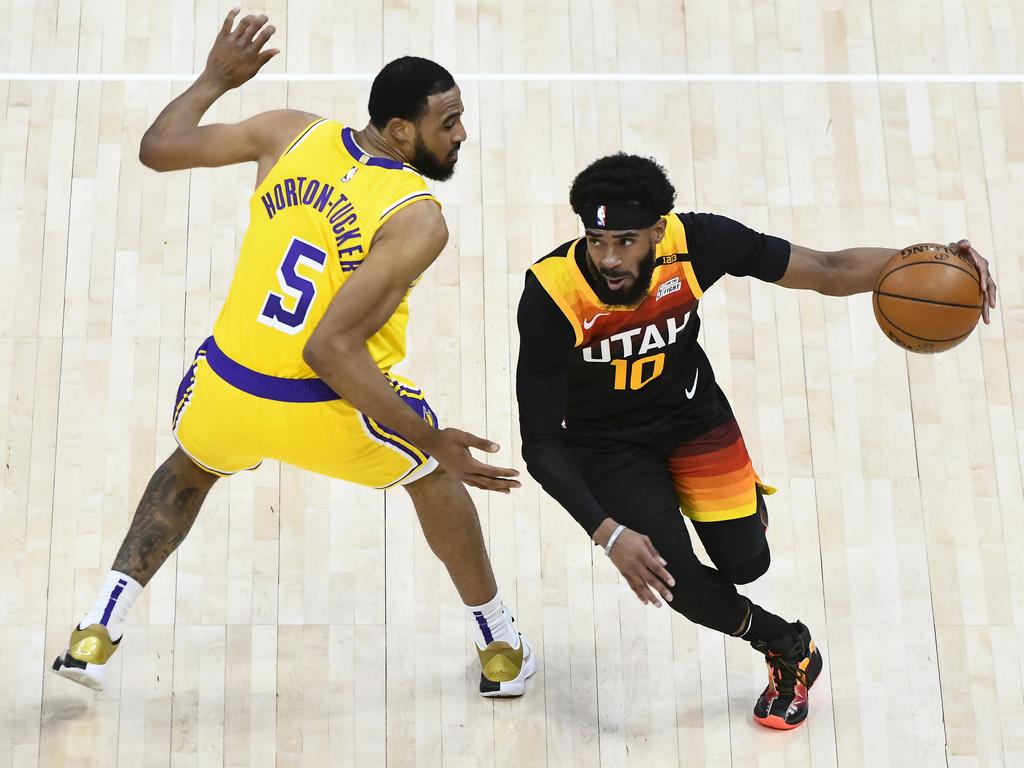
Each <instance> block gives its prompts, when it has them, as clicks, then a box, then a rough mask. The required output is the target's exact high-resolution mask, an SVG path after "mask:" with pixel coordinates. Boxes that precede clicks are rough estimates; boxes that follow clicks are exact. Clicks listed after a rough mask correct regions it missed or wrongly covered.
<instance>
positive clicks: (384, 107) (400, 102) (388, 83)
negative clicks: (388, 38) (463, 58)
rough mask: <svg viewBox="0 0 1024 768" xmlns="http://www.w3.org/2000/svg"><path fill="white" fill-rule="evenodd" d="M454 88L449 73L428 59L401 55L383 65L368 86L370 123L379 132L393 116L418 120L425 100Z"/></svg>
mask: <svg viewBox="0 0 1024 768" xmlns="http://www.w3.org/2000/svg"><path fill="white" fill-rule="evenodd" d="M454 87H455V78H453V77H452V75H451V73H450V72H449V71H448V70H447V69H445V68H444V67H442V66H441V65H440V64H438V63H437V62H436V61H431V60H430V59H422V58H420V57H419V56H402V57H401V58H400V59H395V60H394V61H392V62H390V63H388V64H386V65H385V66H384V68H383V69H382V70H381V71H380V72H378V73H377V77H375V78H374V79H373V85H371V86H370V103H369V111H370V122H371V123H373V125H374V127H376V128H378V129H383V128H384V126H385V125H387V124H388V121H389V120H390V119H391V118H393V117H400V118H402V119H403V120H412V121H414V122H415V121H416V120H419V119H420V118H421V117H422V116H423V113H424V112H425V111H426V109H427V99H428V98H430V97H431V96H433V95H434V94H435V93H444V92H445V91H450V90H451V89H452V88H454Z"/></svg>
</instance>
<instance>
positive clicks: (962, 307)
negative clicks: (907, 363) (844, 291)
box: [872, 243, 982, 352]
mask: <svg viewBox="0 0 1024 768" xmlns="http://www.w3.org/2000/svg"><path fill="white" fill-rule="evenodd" d="M872 303H873V304H874V307H875V319H876V320H877V321H878V325H879V326H880V327H881V329H882V331H883V332H884V333H885V335H886V336H888V337H889V338H890V339H892V340H893V341H894V342H895V343H897V344H899V345H900V346H901V347H903V348H904V349H908V350H910V351H911V352H942V351H944V350H947V349H950V348H952V347H955V346H956V345H957V344H959V343H960V342H961V341H963V340H964V339H966V338H967V337H968V336H969V335H970V333H971V331H973V330H974V326H976V325H977V324H978V318H980V317H981V304H982V293H981V280H980V279H979V277H978V270H977V269H975V267H974V264H973V262H971V261H970V260H968V259H967V258H965V257H963V256H961V255H960V254H959V253H957V252H955V251H953V250H951V249H950V248H948V247H946V246H945V245H938V244H936V243H920V244H918V245H911V246H910V247H908V248H904V249H903V250H902V251H900V252H899V253H897V254H896V255H895V256H893V257H892V258H891V259H889V261H888V262H886V264H885V266H884V267H882V271H881V273H880V274H879V275H878V282H877V283H875V291H874V294H873V295H872Z"/></svg>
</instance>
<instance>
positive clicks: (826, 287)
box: [818, 252, 854, 296]
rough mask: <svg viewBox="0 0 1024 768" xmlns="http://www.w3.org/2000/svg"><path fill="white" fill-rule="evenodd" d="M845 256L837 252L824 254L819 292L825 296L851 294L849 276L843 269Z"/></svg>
mask: <svg viewBox="0 0 1024 768" xmlns="http://www.w3.org/2000/svg"><path fill="white" fill-rule="evenodd" d="M843 261H844V260H843V258H842V257H841V256H840V255H839V254H838V253H835V252H830V253H826V254H824V258H822V260H821V269H820V278H819V285H818V293H821V294H824V295H825V296H849V295H850V294H851V293H854V291H851V290H850V286H849V285H848V281H847V277H846V275H845V274H844V271H843V266H844V265H843Z"/></svg>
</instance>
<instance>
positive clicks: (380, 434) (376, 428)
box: [359, 413, 426, 467]
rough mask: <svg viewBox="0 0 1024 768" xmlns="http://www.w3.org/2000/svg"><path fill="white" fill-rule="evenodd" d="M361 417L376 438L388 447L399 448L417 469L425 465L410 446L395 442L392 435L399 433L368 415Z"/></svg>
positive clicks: (362, 414)
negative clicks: (414, 463)
mask: <svg viewBox="0 0 1024 768" xmlns="http://www.w3.org/2000/svg"><path fill="white" fill-rule="evenodd" d="M359 415H360V416H361V417H362V419H363V424H364V425H366V428H367V429H368V430H369V431H370V433H371V434H372V435H373V436H374V437H376V438H377V439H378V440H382V441H383V442H385V443H387V444H388V445H393V446H395V448H397V449H398V450H400V451H401V452H402V453H404V454H405V455H406V456H408V457H409V458H410V459H412V460H413V461H414V462H416V466H417V467H418V466H419V465H420V464H422V463H423V459H421V458H420V457H419V455H417V453H416V452H415V451H413V450H412V449H410V448H409V446H407V445H403V444H402V443H400V442H398V441H397V440H395V439H394V438H393V437H390V435H397V434H398V433H397V432H393V431H391V430H390V429H388V428H387V427H385V426H384V425H383V424H378V423H377V422H375V421H373V420H372V419H370V418H369V417H367V415H366V414H365V413H361V414H359ZM424 455H426V454H424Z"/></svg>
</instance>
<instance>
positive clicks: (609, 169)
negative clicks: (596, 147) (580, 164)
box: [569, 152, 676, 216]
mask: <svg viewBox="0 0 1024 768" xmlns="http://www.w3.org/2000/svg"><path fill="white" fill-rule="evenodd" d="M675 199H676V188H675V187H673V186H672V182H671V181H669V180H668V174H667V173H666V172H665V169H664V168H662V167H661V166H660V165H658V163H656V162H655V161H654V160H652V159H651V158H649V157H640V156H639V155H627V154H626V153H625V152H617V153H615V154H614V155H606V156H605V157H601V158H598V159H597V160H595V161H594V162H592V163H591V164H590V165H588V166H587V167H586V168H584V169H583V170H582V171H580V172H579V174H578V175H577V176H576V178H575V179H573V182H572V187H571V188H570V189H569V205H571V206H572V209H573V211H575V212H576V214H577V215H582V213H583V209H584V208H585V207H586V206H588V205H593V204H594V203H625V202H633V203H640V204H641V205H642V206H644V207H645V208H648V209H650V210H652V211H655V212H656V213H658V215H660V216H664V215H665V214H667V213H670V212H671V211H672V204H673V203H674V202H675Z"/></svg>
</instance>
